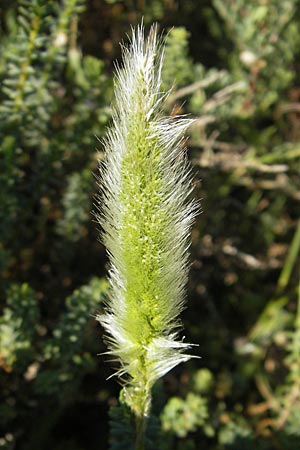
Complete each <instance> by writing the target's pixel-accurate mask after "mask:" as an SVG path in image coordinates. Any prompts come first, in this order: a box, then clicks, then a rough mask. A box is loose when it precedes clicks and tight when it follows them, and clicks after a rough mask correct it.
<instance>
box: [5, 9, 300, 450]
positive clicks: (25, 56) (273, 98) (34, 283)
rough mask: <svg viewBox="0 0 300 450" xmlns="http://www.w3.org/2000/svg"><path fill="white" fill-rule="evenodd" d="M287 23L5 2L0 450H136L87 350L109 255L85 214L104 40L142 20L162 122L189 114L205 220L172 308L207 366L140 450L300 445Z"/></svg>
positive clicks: (119, 402) (295, 187)
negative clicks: (178, 307)
mask: <svg viewBox="0 0 300 450" xmlns="http://www.w3.org/2000/svg"><path fill="white" fill-rule="evenodd" d="M299 11H300V2H299V0H284V1H279V0H255V1H254V0H251V1H246V0H236V1H234V2H233V1H231V0H204V1H201V2H200V1H199V2H196V1H192V0H187V1H184V2H183V1H179V0H155V1H151V2H150V1H149V2H147V1H136V2H133V1H131V0H130V1H129V0H123V1H121V0H99V1H83V0H82V1H79V0H61V1H59V2H54V1H52V0H46V1H45V0H19V1H13V2H8V1H4V2H3V8H2V11H1V15H0V17H1V43H0V46H1V53H0V81H1V89H0V97H1V105H0V135H1V136H0V137H1V139H0V152H1V156H0V272H1V286H0V295H1V305H0V308H1V311H0V313H1V316H0V383H1V394H0V395H1V403H0V449H5V450H8V449H16V450H40V449H43V450H48V449H49V450H50V449H51V450H62V449H63V450H94V449H95V450H96V449H97V450H99V449H103V450H104V449H107V448H111V449H112V450H117V449H119V450H121V449H124V450H125V449H126V450H129V449H130V450H131V449H133V448H134V436H133V435H134V424H133V418H132V416H131V414H130V411H129V410H128V409H127V407H126V405H125V403H124V398H123V397H122V394H121V397H120V399H118V391H119V386H118V385H117V383H116V381H115V380H114V379H113V378H112V379H109V380H106V379H107V377H109V375H111V373H112V372H111V369H110V365H109V364H106V363H105V357H104V356H100V357H99V356H97V354H99V353H101V352H104V351H105V347H104V344H103V343H102V339H101V337H102V332H103V330H102V329H101V328H100V326H99V325H97V323H96V321H95V319H94V317H95V315H96V314H98V313H100V314H101V312H102V301H103V299H104V298H105V293H106V291H107V283H106V281H105V274H106V257H105V251H104V248H103V247H102V245H101V244H100V243H98V230H97V225H95V223H94V221H93V217H92V215H91V213H90V211H91V210H92V209H93V196H94V194H95V192H96V191H97V187H96V181H95V178H94V176H93V173H95V171H96V167H97V164H96V159H97V157H99V156H100V158H101V154H102V153H101V152H102V151H103V149H102V145H101V138H102V137H103V136H104V135H105V130H106V126H107V125H108V124H109V121H110V116H111V108H110V103H111V98H112V85H113V78H112V75H111V74H112V71H113V60H114V59H116V58H119V56H120V49H119V45H118V41H120V40H122V39H124V36H125V35H126V33H129V32H130V25H131V24H132V25H135V24H137V23H139V22H140V21H141V18H142V17H143V18H144V23H145V25H146V28H147V27H148V26H149V25H150V24H151V23H152V22H153V21H157V22H158V24H159V28H160V30H161V31H163V30H165V31H168V33H166V35H167V38H166V51H165V66H164V70H163V87H164V89H166V90H168V89H171V88H172V93H171V95H170V97H169V99H168V103H167V105H166V113H168V114H169V113H172V114H173V113H183V114H185V113H188V114H190V115H191V116H192V117H194V118H196V119H197V120H196V122H195V124H194V125H193V127H192V128H191V133H190V139H189V142H188V147H189V157H190V160H191V162H192V164H193V167H194V171H195V180H196V182H195V184H196V186H195V192H196V194H195V195H196V196H197V197H198V198H201V199H202V208H203V213H202V214H201V215H200V216H199V217H198V219H197V223H196V225H195V226H194V228H193V245H192V257H191V261H192V267H191V271H190V279H189V291H188V308H187V309H186V311H185V312H184V314H183V319H184V326H185V330H186V334H187V338H186V339H187V342H197V343H199V344H200V345H199V348H197V349H196V350H195V352H196V353H198V354H199V355H200V356H202V359H201V360H193V361H190V362H189V363H187V364H186V365H184V366H183V365H182V366H179V367H177V368H176V369H174V370H173V371H172V372H170V373H169V374H168V375H166V377H165V378H164V380H163V381H162V382H158V383H157V384H156V385H155V388H154V399H153V408H152V417H151V418H150V420H149V425H148V429H147V435H146V444H147V447H146V448H147V449H148V450H150V449H152V448H153V449H161V450H171V449H172V450H198V449H199V448H203V449H207V450H225V449H226V450H240V449H241V448H243V449H251V450H252V449H253V448H256V449H257V450H270V449H273V448H276V449H280V450H281V449H282V450H298V449H299V446H300V444H299V442H300V431H299V415H300V387H299V386H300V292H299V253H300V222H299V216H300V131H299V130H300V79H299V51H300V33H299V20H300V17H299ZM96 136H97V137H98V138H99V139H100V142H99V141H98V140H97V138H96ZM97 151H98V154H97ZM109 429H111V432H110V431H109Z"/></svg>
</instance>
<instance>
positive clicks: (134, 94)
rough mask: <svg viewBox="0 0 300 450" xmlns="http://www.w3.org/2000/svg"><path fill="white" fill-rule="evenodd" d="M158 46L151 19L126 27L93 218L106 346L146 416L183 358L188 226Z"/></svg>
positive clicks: (178, 147) (179, 133)
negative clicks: (155, 389) (106, 283)
mask: <svg viewBox="0 0 300 450" xmlns="http://www.w3.org/2000/svg"><path fill="white" fill-rule="evenodd" d="M162 61H163V46H162V44H161V42H160V41H159V40H158V38H157V32H156V27H152V29H151V31H150V34H149V36H148V38H147V39H146V40H145V39H144V31H143V27H142V26H141V27H139V28H137V30H136V31H133V35H132V40H131V42H130V46H129V47H123V64H124V66H123V68H119V67H118V68H117V78H116V82H115V107H114V110H113V124H112V126H111V128H110V130H109V131H108V134H107V137H106V140H105V149H106V160H105V162H104V164H103V165H102V166H101V168H100V170H101V179H102V181H101V183H102V196H101V200H100V201H99V209H100V213H99V214H98V219H99V222H100V224H101V226H102V228H103V241H104V244H105V245H106V247H107V251H108V254H109V257H110V271H109V278H110V284H111V290H110V295H109V300H108V302H107V308H106V313H105V314H104V315H101V316H99V317H98V320H99V321H100V322H101V324H102V325H103V326H104V328H105V329H106V332H107V342H108V346H109V353H111V354H113V355H115V356H116V357H117V360H118V361H119V363H120V365H121V367H120V369H119V371H118V372H117V375H118V376H120V377H122V379H125V381H126V383H125V395H126V401H127V402H128V404H129V405H130V406H131V408H132V409H133V410H134V412H135V414H136V415H137V416H144V415H147V413H148V410H149V406H150V390H151V387H152V386H153V384H154V383H155V381H156V380H157V379H158V378H159V377H161V376H163V375H164V374H165V373H166V372H168V371H169V370H170V369H172V368H173V367H174V366H176V365H177V364H179V363H180V362H182V361H186V360H187V359H189V358H190V355H187V354H185V353H183V352H184V351H185V350H186V349H187V348H189V347H190V345H189V344H186V343H184V342H182V341H181V340H178V328H179V325H180V322H179V320H178V315H179V313H180V312H181V310H182V308H183V304H184V294H185V284H186V278H187V270H188V252H187V250H188V247H189V230H190V227H191V223H192V221H193V218H194V215H195V209H196V208H195V206H196V203H195V202H194V201H190V200H188V197H189V194H190V192H191V188H192V183H191V177H190V167H189V165H188V162H187V160H186V156H185V152H184V149H183V148H182V144H183V134H184V132H185V130H186V129H187V127H188V126H189V125H190V124H191V120H188V119H186V118H183V117H176V116H175V117H163V116H162V113H161V111H162V104H163V102H164V101H165V99H166V95H165V94H164V93H162V92H161V70H162Z"/></svg>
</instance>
